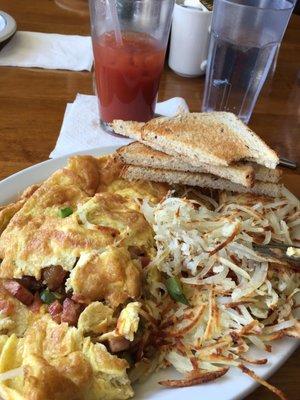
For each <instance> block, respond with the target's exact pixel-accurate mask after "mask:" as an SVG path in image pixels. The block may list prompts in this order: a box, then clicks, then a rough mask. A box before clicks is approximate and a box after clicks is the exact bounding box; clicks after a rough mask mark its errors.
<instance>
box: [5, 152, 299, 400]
mask: <svg viewBox="0 0 300 400" xmlns="http://www.w3.org/2000/svg"><path fill="white" fill-rule="evenodd" d="M118 147H119V146H110V147H104V148H95V149H92V150H87V151H83V152H79V153H76V154H90V155H92V156H102V155H105V154H110V153H112V152H114V151H115V150H116V149H117V148H118ZM69 157H70V155H67V156H64V157H59V158H56V159H53V160H48V161H45V162H42V163H40V164H37V165H34V166H32V167H30V168H27V169H24V170H23V171H20V172H18V173H16V174H14V175H12V176H10V177H9V178H6V179H4V180H3V181H0V206H1V205H4V204H6V203H8V202H10V201H13V199H15V198H16V197H17V196H18V195H20V194H21V193H22V191H23V190H24V189H26V188H27V187H28V186H30V185H33V184H35V183H39V182H42V181H43V180H45V179H46V178H48V177H49V176H50V175H51V174H52V173H53V172H55V171H56V170H57V169H59V168H62V167H64V166H65V165H66V163H67V160H68V158H69ZM298 343H299V342H298V341H297V340H296V339H292V338H288V337H286V338H284V339H282V340H277V341H275V342H272V343H271V344H272V349H273V351H272V353H264V352H262V351H260V350H257V349H251V351H250V356H251V357H252V358H267V359H268V363H267V364H265V365H260V366H252V365H251V366H250V368H251V369H253V370H254V371H255V372H256V374H258V375H259V376H261V377H262V378H264V379H267V378H269V377H270V376H271V375H272V374H274V372H276V370H277V369H278V368H279V367H280V366H281V365H282V364H283V363H284V362H285V361H286V360H287V359H288V358H289V357H290V356H291V354H292V353H293V352H294V351H295V350H296V348H297V346H298ZM176 378H177V379H178V378H179V375H178V374H177V373H176V371H175V370H174V369H172V368H167V369H165V370H162V371H159V372H158V373H155V374H153V375H151V376H150V377H149V379H148V380H146V381H145V382H143V383H139V384H137V385H134V391H135V397H134V399H136V400H137V399H138V400H182V399H187V400H199V399H203V400H216V399H218V400H241V399H243V398H244V397H245V396H247V395H248V394H249V393H251V392H252V391H253V390H255V389H256V387H257V386H258V384H257V383H256V382H255V381H254V380H252V379H251V378H249V376H247V375H245V374H243V373H242V372H241V371H240V370H238V369H237V368H231V370H230V371H229V372H228V373H227V374H226V375H225V376H224V377H222V378H220V379H217V380H216V381H213V382H209V383H205V384H202V385H198V386H191V387H185V388H179V389H165V388H163V387H162V386H160V385H159V384H158V382H159V381H161V380H165V379H176Z"/></svg>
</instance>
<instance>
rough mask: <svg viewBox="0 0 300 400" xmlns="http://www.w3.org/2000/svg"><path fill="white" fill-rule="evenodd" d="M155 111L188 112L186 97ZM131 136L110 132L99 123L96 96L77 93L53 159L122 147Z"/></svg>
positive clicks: (67, 109) (52, 153) (164, 113)
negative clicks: (96, 149) (79, 152)
mask: <svg viewBox="0 0 300 400" xmlns="http://www.w3.org/2000/svg"><path fill="white" fill-rule="evenodd" d="M155 111H156V113H157V114H161V115H165V116H169V117H170V116H174V115H177V114H179V113H183V112H188V111H189V108H188V106H187V104H186V102H185V100H184V99H182V98H181V97H174V98H173V99H170V100H167V101H164V102H162V103H157V106H156V110H155ZM130 141H131V140H130V139H127V138H122V137H116V136H112V135H109V134H108V133H106V132H105V131H104V130H103V129H102V128H100V126H99V112H98V102H97V97H96V96H90V95H83V94H78V95H77V96H76V99H75V101H74V103H69V104H67V107H66V111H65V115H64V120H63V124H62V127H61V131H60V134H59V137H58V140H57V143H56V146H55V149H54V150H53V151H52V152H51V154H50V158H56V157H60V156H64V155H66V154H70V153H75V152H78V151H83V150H90V149H93V148H95V147H107V146H113V145H118V146H122V145H125V144H127V143H130Z"/></svg>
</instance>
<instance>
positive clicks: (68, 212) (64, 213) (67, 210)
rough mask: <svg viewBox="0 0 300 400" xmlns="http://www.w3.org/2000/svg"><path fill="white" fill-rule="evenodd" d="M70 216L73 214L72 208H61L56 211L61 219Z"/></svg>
mask: <svg viewBox="0 0 300 400" xmlns="http://www.w3.org/2000/svg"><path fill="white" fill-rule="evenodd" d="M71 214H73V210H72V208H70V207H65V208H61V209H60V210H59V211H58V215H59V216H60V217H61V218H66V217H69V216H70V215H71Z"/></svg>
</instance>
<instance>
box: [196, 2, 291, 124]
mask: <svg viewBox="0 0 300 400" xmlns="http://www.w3.org/2000/svg"><path fill="white" fill-rule="evenodd" d="M294 4H295V0H215V2H214V9H213V19H212V27H211V39H210V47H209V56H208V64H207V72H206V82H205V93H204V99H203V104H202V110H203V111H230V112H233V113H234V114H236V115H237V116H238V117H239V118H240V119H241V120H243V121H244V122H245V123H248V121H249V119H250V116H251V114H252V111H253V108H254V106H255V103H256V100H257V98H258V95H259V93H260V91H261V89H262V87H263V85H264V83H265V80H266V77H267V75H268V72H269V69H270V67H271V65H272V62H273V58H274V56H275V54H276V51H277V48H278V46H279V45H280V42H281V40H282V37H283V35H284V32H285V30H286V27H287V24H288V21H289V19H290V16H291V13H292V11H293V7H294Z"/></svg>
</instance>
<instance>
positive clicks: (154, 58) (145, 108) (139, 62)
mask: <svg viewBox="0 0 300 400" xmlns="http://www.w3.org/2000/svg"><path fill="white" fill-rule="evenodd" d="M122 41H123V43H122V44H117V43H116V39H115V35H114V33H113V32H108V33H105V34H103V35H102V36H100V37H99V38H97V39H94V41H93V48H94V58H95V77H96V83H97V93H98V99H99V109H100V118H101V120H102V121H103V122H112V121H113V120H114V119H123V120H133V121H140V122H146V121H149V120H150V119H151V118H153V115H154V108H155V104H156V98H157V92H158V87H159V80H160V76H161V73H162V69H163V64H164V57H165V48H164V47H162V46H161V45H160V43H159V42H158V41H157V40H156V39H154V38H153V37H152V36H150V35H148V34H146V33H136V32H122Z"/></svg>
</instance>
